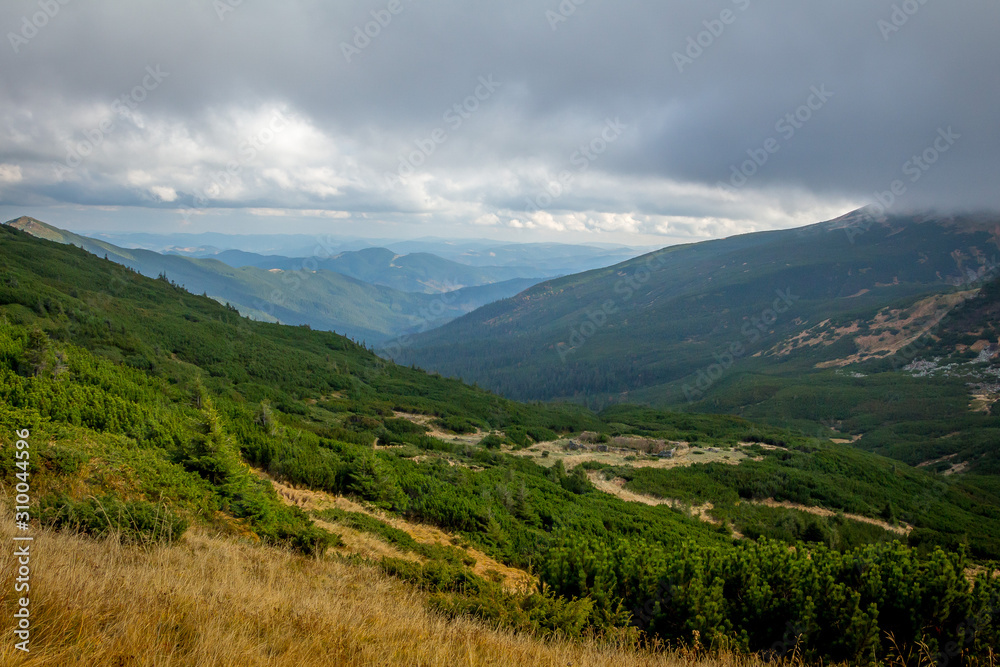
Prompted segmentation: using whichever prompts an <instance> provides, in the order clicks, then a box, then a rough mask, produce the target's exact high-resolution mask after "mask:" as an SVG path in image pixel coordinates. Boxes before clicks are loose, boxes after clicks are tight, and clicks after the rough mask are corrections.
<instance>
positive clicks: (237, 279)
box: [7, 217, 533, 344]
mask: <svg viewBox="0 0 1000 667" xmlns="http://www.w3.org/2000/svg"><path fill="white" fill-rule="evenodd" d="M7 224H8V225H10V226H12V227H14V228H16V229H20V230H22V231H25V232H28V233H29V234H32V235H34V236H38V237H40V238H45V239H48V240H52V241H56V242H58V243H68V244H72V245H75V246H78V247H81V248H83V249H85V250H87V251H89V252H92V253H94V254H95V255H98V256H103V257H107V258H108V259H110V260H112V261H114V262H117V263H119V264H122V265H124V266H128V267H130V268H132V269H134V270H136V271H138V272H139V273H141V274H143V275H146V276H150V277H157V276H161V275H163V276H166V277H167V278H168V279H169V280H170V281H171V282H175V283H177V284H179V285H183V286H184V287H186V288H188V289H189V290H191V291H192V292H203V293H205V294H207V295H208V296H211V297H212V298H214V299H216V300H217V301H219V302H220V303H229V304H230V305H232V306H233V307H235V308H236V309H237V310H239V311H240V312H241V313H244V314H247V315H250V316H252V317H254V318H256V319H261V320H265V321H280V322H283V323H286V324H296V325H297V324H308V325H309V326H311V327H315V328H317V329H325V330H330V331H336V332H338V333H341V334H344V335H346V336H349V337H351V338H354V339H355V340H358V341H365V342H367V343H368V344H378V343H380V342H382V341H385V340H386V339H387V338H390V337H393V336H398V335H401V334H407V333H410V332H414V331H423V330H426V329H429V328H431V327H433V326H437V325H440V324H442V323H444V322H447V321H449V320H450V319H453V318H455V317H457V316H459V315H462V314H464V313H467V312H469V311H471V310H473V309H475V308H476V307H478V306H481V305H483V304H485V303H489V302H490V301H493V300H496V299H498V298H503V297H507V296H510V295H512V294H516V293H517V292H519V291H521V290H523V289H525V288H526V287H529V286H530V285H531V284H533V281H531V280H526V279H516V280H510V281H504V282H501V283H495V284H491V285H484V286H482V287H469V288H465V289H459V290H455V291H453V292H449V293H447V294H440V295H432V294H411V293H407V292H401V291H398V290H395V289H392V288H388V287H384V286H380V285H372V284H368V283H366V282H362V281H360V280H356V279H353V278H349V277H346V276H343V275H341V274H340V273H335V272H332V271H325V270H301V265H300V266H299V268H298V269H297V270H289V271H285V270H280V269H278V270H265V269H260V268H255V267H250V266H248V267H242V268H234V267H232V266H229V265H227V264H225V263H223V262H220V261H218V260H214V259H194V258H188V257H181V256H177V255H161V254H159V253H155V252H152V251H149V250H129V249H125V248H119V247H117V246H115V245H112V244H110V243H107V242H105V241H99V240H95V239H91V238H88V237H85V236H80V235H77V234H73V233H72V232H67V231H65V230H60V229H57V228H55V227H52V226H50V225H46V224H45V223H43V222H40V221H38V220H34V219H32V218H27V217H24V218H19V219H17V220H12V221H10V222H8V223H7Z"/></svg>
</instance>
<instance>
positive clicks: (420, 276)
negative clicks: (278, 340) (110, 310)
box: [211, 248, 553, 294]
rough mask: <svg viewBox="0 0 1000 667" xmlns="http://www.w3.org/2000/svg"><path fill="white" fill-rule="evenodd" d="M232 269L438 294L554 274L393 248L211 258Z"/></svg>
mask: <svg viewBox="0 0 1000 667" xmlns="http://www.w3.org/2000/svg"><path fill="white" fill-rule="evenodd" d="M211 258H212V259H217V260H219V261H221V262H225V263H226V264H228V265H230V266H233V267H238V268H241V267H244V266H255V267H257V268H261V269H282V270H284V271H299V270H302V269H305V270H308V271H317V270H325V271H333V272H334V273H339V274H341V275H345V276H349V277H351V278H355V279H357V280H361V281H364V282H366V283H371V284H373V285H384V286H386V287H392V288H393V289H397V290H400V291H403V292H424V293H427V294H437V293H441V292H452V291H454V290H457V289H461V288H463V287H476V286H479V285H489V284H494V283H500V282H503V281H506V280H515V279H529V278H530V279H532V281H533V282H532V284H534V283H535V282H538V281H540V280H544V279H545V278H548V277H551V276H552V275H553V274H552V273H549V272H546V271H539V270H537V269H528V268H524V267H516V266H515V267H496V266H488V267H472V266H468V265H465V264H459V263H458V262H453V261H451V260H447V259H442V258H441V257H438V256H436V255H432V254H430V253H410V254H408V255H399V254H397V253H395V252H393V251H392V250H389V249H388V248H365V249H363V250H351V251H346V252H342V253H338V254H336V255H333V256H332V257H323V256H319V257H282V256H279V255H257V254H254V253H248V252H244V251H242V250H225V251H222V252H220V253H218V254H216V255H213V256H212V257H211Z"/></svg>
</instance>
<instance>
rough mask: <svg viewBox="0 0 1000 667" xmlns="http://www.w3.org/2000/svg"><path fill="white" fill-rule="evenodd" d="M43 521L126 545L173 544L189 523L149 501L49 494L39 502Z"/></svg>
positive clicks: (50, 524) (43, 522)
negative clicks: (112, 537)
mask: <svg viewBox="0 0 1000 667" xmlns="http://www.w3.org/2000/svg"><path fill="white" fill-rule="evenodd" d="M39 520H40V521H41V523H42V524H43V525H46V526H50V527H52V528H69V529H72V530H79V531H80V532H82V533H85V534H87V535H92V536H94V537H103V536H106V535H117V536H119V537H120V539H121V540H122V541H123V542H128V543H140V544H147V543H152V542H173V541H175V540H177V539H179V538H180V536H181V535H183V534H184V531H185V530H187V527H188V522H187V520H186V519H183V518H181V517H179V516H177V515H176V514H174V513H173V512H171V511H170V510H168V509H167V508H166V507H164V506H162V505H154V504H153V503H150V502H148V501H145V500H129V501H124V502H123V501H121V500H120V499H118V498H116V497H114V496H102V497H100V498H93V497H91V498H86V499H84V500H79V501H77V500H72V499H71V498H69V497H68V496H66V495H63V494H57V495H48V496H44V497H42V498H41V500H40V501H39Z"/></svg>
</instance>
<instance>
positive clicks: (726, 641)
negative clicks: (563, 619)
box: [541, 537, 1000, 661]
mask: <svg viewBox="0 0 1000 667" xmlns="http://www.w3.org/2000/svg"><path fill="white" fill-rule="evenodd" d="M967 565H968V562H967V560H966V558H965V556H964V555H963V554H961V553H958V554H946V553H944V552H943V551H940V550H936V551H934V552H933V553H932V554H931V555H930V556H929V557H928V558H920V557H918V556H917V555H916V553H915V552H914V551H913V550H912V549H910V548H908V547H905V546H902V545H900V544H898V543H895V544H888V545H877V546H869V547H865V548H862V549H857V550H854V551H850V552H847V553H844V554H840V553H837V552H834V551H829V550H827V549H825V548H823V547H819V546H811V547H808V548H807V547H805V546H804V545H801V544H800V545H799V546H797V547H795V548H789V547H788V546H787V545H786V544H783V543H779V542H772V541H766V540H765V541H762V542H759V543H742V544H740V545H738V546H735V547H734V548H731V549H711V548H705V547H701V546H698V545H695V544H690V543H685V544H683V545H676V546H674V547H665V546H662V545H657V544H651V543H645V542H644V541H633V542H626V541H624V540H607V541H593V540H590V541H588V540H581V539H579V538H577V537H566V538H565V539H563V540H562V541H561V542H560V543H559V544H558V545H557V546H555V547H554V548H553V549H552V552H551V554H550V557H549V558H548V559H547V561H546V562H545V564H544V565H543V569H542V573H541V574H542V580H543V581H544V582H545V583H546V584H547V585H549V586H551V587H552V590H553V591H554V592H556V593H558V594H561V595H564V596H588V597H590V598H591V599H593V600H594V601H595V604H596V605H597V611H598V612H601V611H603V612H604V615H605V617H606V618H607V619H612V618H614V615H615V614H614V612H615V611H616V610H617V609H618V608H619V606H620V605H625V607H626V608H627V609H629V610H631V612H632V613H631V619H632V622H633V623H634V624H636V625H637V626H639V627H640V628H642V629H643V630H645V631H646V632H648V633H651V634H653V635H656V636H659V637H661V638H662V639H664V640H681V641H688V640H691V639H692V637H694V636H696V635H695V633H697V636H700V637H701V640H702V641H704V642H706V643H710V644H713V645H715V646H719V647H733V646H735V647H739V648H741V649H743V650H748V651H770V650H773V649H774V648H775V646H776V645H780V644H781V643H782V642H783V639H784V638H785V637H787V635H788V634H789V631H791V634H792V635H793V636H794V640H793V642H792V645H797V646H798V648H799V649H800V650H801V651H802V652H803V654H804V655H805V656H806V657H807V658H808V659H811V660H818V659H820V658H823V659H832V660H850V661H869V660H878V659H884V658H885V657H887V656H889V655H890V654H891V651H896V650H900V651H902V653H903V655H907V654H908V653H909V652H911V651H914V650H916V649H917V648H918V645H923V646H926V647H927V650H928V651H929V653H930V654H931V655H944V654H945V652H948V653H949V655H950V657H956V656H958V655H965V656H966V657H967V656H968V655H970V654H976V655H984V654H985V651H986V649H987V648H989V647H995V646H997V645H998V642H1000V578H998V577H997V576H995V575H990V574H984V575H981V576H980V577H979V578H978V579H977V581H976V584H975V586H974V587H973V586H970V584H969V581H968V580H967V579H966V576H965V569H966V567H967ZM917 582H919V584H918V583H917ZM789 648H790V647H789Z"/></svg>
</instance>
